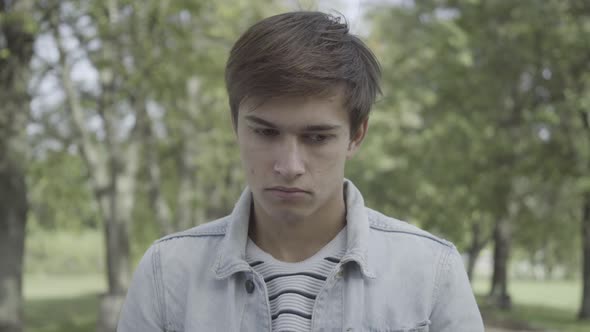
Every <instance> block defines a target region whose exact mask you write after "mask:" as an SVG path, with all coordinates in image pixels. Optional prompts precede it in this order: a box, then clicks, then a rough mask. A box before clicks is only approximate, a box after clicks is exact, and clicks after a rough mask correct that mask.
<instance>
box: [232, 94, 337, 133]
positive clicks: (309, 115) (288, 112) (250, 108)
mask: <svg viewBox="0 0 590 332" xmlns="http://www.w3.org/2000/svg"><path fill="white" fill-rule="evenodd" d="M239 117H240V118H242V119H243V120H245V121H246V122H247V123H251V124H258V125H263V126H267V127H275V128H284V129H292V130H337V129H339V128H341V127H344V126H345V125H347V122H348V114H347V112H346V111H345V110H344V108H343V105H342V102H341V96H336V95H331V96H325V97H286V98H275V99H273V100H268V101H266V102H264V103H261V102H260V101H257V102H256V101H252V100H250V101H248V102H246V103H243V105H241V106H240V112H239Z"/></svg>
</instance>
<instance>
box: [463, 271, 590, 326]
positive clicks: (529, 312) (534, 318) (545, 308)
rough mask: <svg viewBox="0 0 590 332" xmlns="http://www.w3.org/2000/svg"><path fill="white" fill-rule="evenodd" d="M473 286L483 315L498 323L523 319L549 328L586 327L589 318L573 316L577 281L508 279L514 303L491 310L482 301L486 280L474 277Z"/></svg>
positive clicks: (577, 296)
mask: <svg viewBox="0 0 590 332" xmlns="http://www.w3.org/2000/svg"><path fill="white" fill-rule="evenodd" d="M473 288H474V291H475V293H476V294H478V295H479V296H478V302H479V303H480V306H481V308H482V312H484V315H485V316H487V317H486V318H489V320H491V321H494V322H498V323H500V324H501V325H502V324H506V325H518V323H519V322H526V323H527V324H526V325H528V326H530V327H533V328H538V329H543V330H550V331H563V332H582V331H590V322H586V323H583V322H580V321H578V320H576V314H577V310H578V308H579V304H580V301H581V298H580V294H581V283H580V282H575V281H534V280H512V281H510V283H509V287H508V288H509V292H510V295H511V297H512V301H513V304H514V306H513V310H512V311H511V312H501V311H497V310H493V309H491V308H490V307H489V306H487V305H486V304H485V297H484V296H483V295H484V294H487V292H488V290H489V284H488V281H487V280H485V281H484V280H476V281H475V282H474V284H473Z"/></svg>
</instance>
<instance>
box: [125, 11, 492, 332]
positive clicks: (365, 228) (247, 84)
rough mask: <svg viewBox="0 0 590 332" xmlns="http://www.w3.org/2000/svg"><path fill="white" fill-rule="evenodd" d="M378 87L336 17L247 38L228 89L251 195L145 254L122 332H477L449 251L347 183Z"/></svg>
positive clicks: (286, 20)
mask: <svg viewBox="0 0 590 332" xmlns="http://www.w3.org/2000/svg"><path fill="white" fill-rule="evenodd" d="M379 76H380V68H379V65H378V63H377V61H376V59H375V57H374V56H373V54H372V53H371V51H370V50H369V49H368V48H367V47H366V46H365V45H364V44H363V43H362V42H361V41H360V40H359V39H358V38H357V37H355V36H353V35H351V34H349V32H348V27H347V25H346V24H345V23H341V22H340V20H339V19H338V18H335V17H333V16H330V15H327V14H323V13H319V12H293V13H286V14H282V15H277V16H273V17H270V18H267V19H264V20H262V21H261V22H259V23H257V24H255V25H254V26H252V27H251V28H250V29H249V30H248V31H246V32H245V33H244V35H242V36H241V37H240V39H239V40H238V41H237V42H236V44H235V45H234V47H233V49H232V51H231V54H230V57H229V61H228V63H227V68H226V83H227V90H228V94H229V100H230V108H231V112H232V119H233V125H234V129H235V132H236V137H237V143H238V145H239V150H240V155H241V160H242V164H243V168H244V172H245V174H246V179H247V183H248V187H247V189H246V190H245V191H244V192H243V194H242V196H241V197H240V199H239V201H238V202H237V204H236V206H235V209H234V211H233V212H232V213H231V214H230V215H229V216H227V217H225V218H222V219H220V220H217V221H213V222H211V223H207V224H204V225H201V226H198V227H196V228H193V229H190V230H188V231H185V232H181V233H178V234H173V235H170V236H167V237H164V238H163V239H161V240H159V241H157V242H156V243H155V244H153V245H152V246H151V248H150V249H149V250H148V251H147V253H146V254H145V256H144V257H143V259H142V260H141V262H140V264H139V266H138V268H137V271H136V272H135V275H134V278H133V281H132V284H131V287H130V289H129V293H128V295H127V299H126V302H125V304H124V307H123V310H122V312H121V317H120V321H119V327H118V331H120V332H128V331H138V332H139V331H142V332H147V331H437V332H440V331H449V332H451V331H452V332H457V331H466V332H467V331H468V332H477V331H483V325H482V321H481V316H480V313H479V310H478V308H477V305H476V303H475V300H474V296H473V293H472V291H471V287H470V285H469V281H468V280H467V277H466V273H465V270H464V268H463V264H462V261H461V257H460V255H459V253H458V252H457V250H456V249H455V247H454V246H453V245H452V244H451V243H449V242H446V241H444V240H441V239H438V238H436V237H434V236H432V235H431V234H429V233H427V232H425V231H422V230H420V229H418V228H416V227H414V226H411V225H409V224H407V223H404V222H401V221H398V220H395V219H392V218H389V217H386V216H384V215H382V214H380V213H378V212H376V211H373V210H370V209H368V208H366V207H365V206H364V203H363V198H362V195H361V193H360V192H359V191H358V190H357V189H356V188H355V186H354V185H353V184H352V183H351V182H350V181H348V180H346V179H344V166H345V163H346V160H347V159H349V158H351V157H352V156H353V155H354V153H355V152H356V151H357V149H358V148H359V146H360V144H361V142H362V141H363V138H364V137H365V135H366V133H367V120H368V116H369V111H370V109H371V106H372V104H373V102H374V100H375V97H376V95H377V93H378V92H379V83H378V81H379Z"/></svg>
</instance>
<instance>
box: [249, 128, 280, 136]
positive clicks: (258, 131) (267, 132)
mask: <svg viewBox="0 0 590 332" xmlns="http://www.w3.org/2000/svg"><path fill="white" fill-rule="evenodd" d="M254 132H255V133H256V134H258V135H262V136H267V137H274V136H277V135H278V134H279V131H278V130H276V129H269V128H264V129H254Z"/></svg>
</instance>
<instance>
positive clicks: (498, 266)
mask: <svg viewBox="0 0 590 332" xmlns="http://www.w3.org/2000/svg"><path fill="white" fill-rule="evenodd" d="M510 238H511V225H510V222H509V221H508V219H506V218H499V219H497V222H496V225H495V228H494V272H493V275H492V287H491V290H490V294H489V296H490V300H491V302H492V303H493V304H494V305H495V306H497V307H498V308H500V309H503V310H508V309H510V308H511V307H512V301H511V299H510V295H509V294H508V260H509V255H510Z"/></svg>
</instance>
